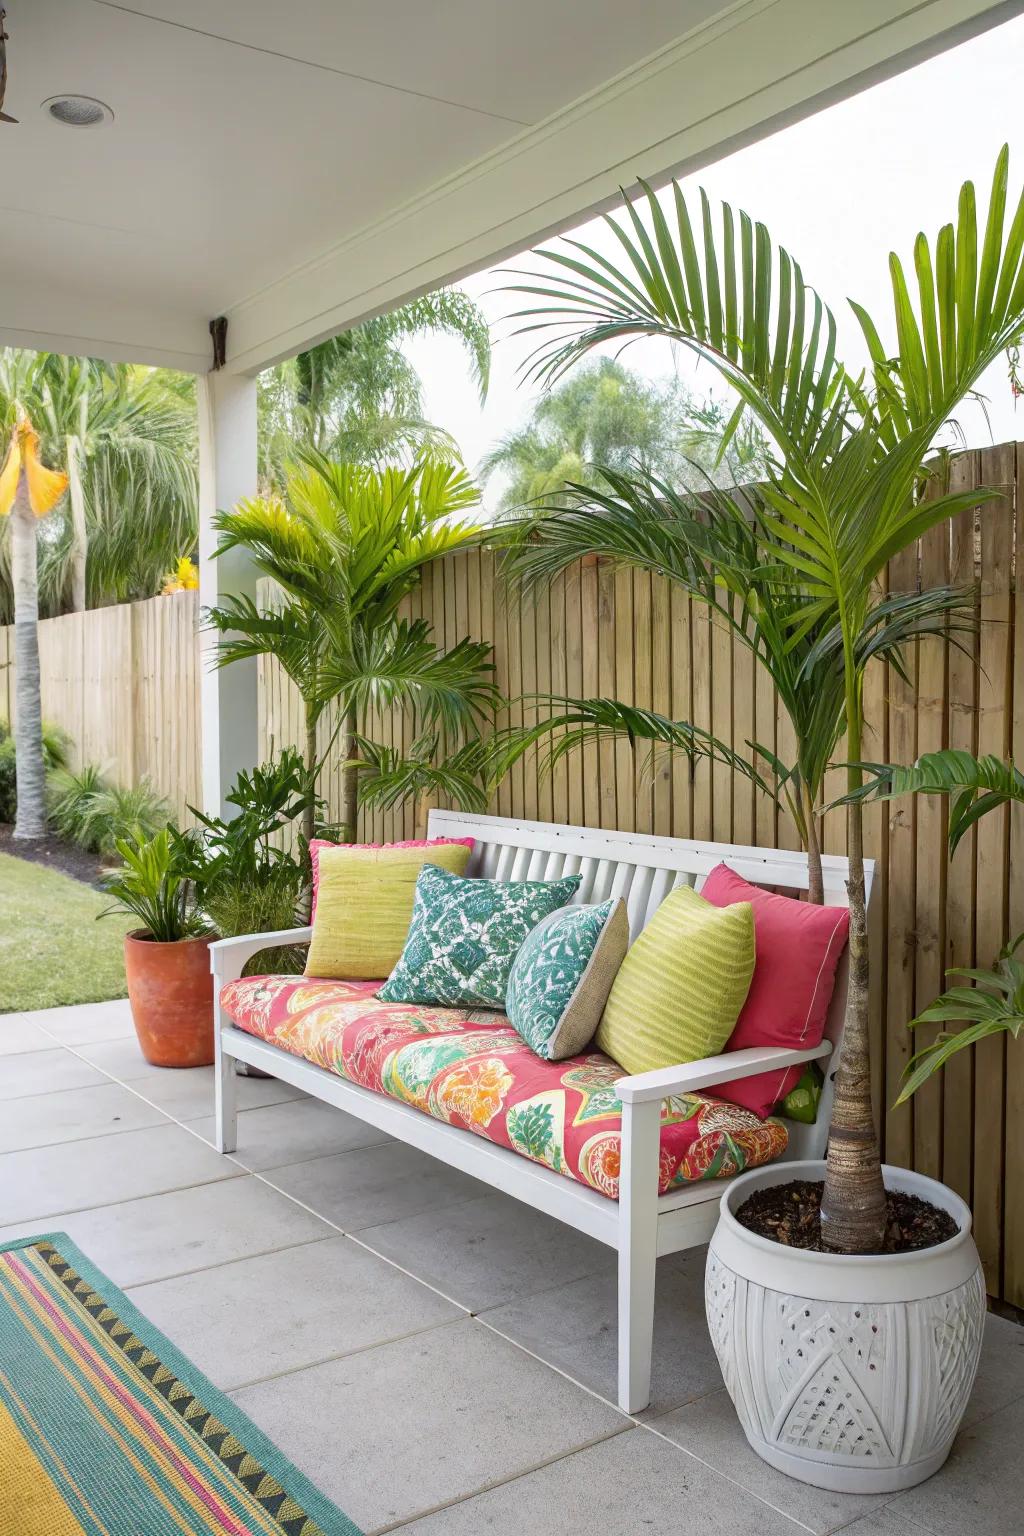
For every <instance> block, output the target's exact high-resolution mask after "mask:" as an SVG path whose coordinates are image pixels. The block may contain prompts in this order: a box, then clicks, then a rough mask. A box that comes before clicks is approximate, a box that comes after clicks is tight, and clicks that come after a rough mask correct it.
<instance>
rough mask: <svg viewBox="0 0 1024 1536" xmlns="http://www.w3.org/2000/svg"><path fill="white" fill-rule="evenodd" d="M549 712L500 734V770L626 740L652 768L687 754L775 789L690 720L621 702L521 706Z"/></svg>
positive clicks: (552, 699)
mask: <svg viewBox="0 0 1024 1536" xmlns="http://www.w3.org/2000/svg"><path fill="white" fill-rule="evenodd" d="M519 702H520V703H522V704H526V705H529V706H531V707H533V708H536V707H537V706H542V707H544V708H545V709H546V710H547V711H548V712H549V713H548V714H547V715H546V717H545V718H544V719H543V720H539V721H538V722H537V723H536V724H535V725H528V726H519V727H516V726H513V727H509V728H507V729H506V730H505V731H504V732H502V733H499V735H498V736H497V737H496V738H495V740H494V741H493V743H492V745H491V751H492V753H493V755H494V758H495V760H496V761H497V762H498V763H500V764H501V771H502V772H507V771H508V768H509V767H511V765H512V763H514V762H515V761H517V760H518V758H520V757H522V755H523V754H524V753H525V752H528V751H529V750H530V749H531V748H533V747H535V746H538V745H539V744H541V743H545V744H546V750H545V752H544V754H543V757H544V761H545V763H546V766H547V767H549V768H550V767H552V766H554V764H555V763H557V762H559V761H560V760H561V759H562V758H563V757H565V756H566V755H567V754H569V753H572V752H577V751H579V749H580V748H581V747H585V746H589V745H591V744H593V743H597V742H602V741H615V740H625V741H627V742H628V743H629V745H630V746H631V747H634V748H635V747H636V746H637V745H639V744H641V743H646V744H647V746H648V748H649V751H648V753H647V756H646V758H645V760H644V761H645V764H646V766H647V767H648V768H651V769H653V767H654V764H655V762H656V760H657V758H658V756H659V754H665V755H671V754H673V753H682V754H683V755H684V756H685V757H686V758H688V759H689V760H690V761H691V762H693V761H696V760H697V759H698V758H704V759H709V760H711V761H713V762H717V763H722V764H724V765H725V766H726V767H728V768H730V769H732V770H733V772H735V773H738V774H740V775H742V777H743V778H745V779H748V780H749V781H750V782H751V783H752V784H754V785H755V786H756V787H757V788H758V789H760V790H762V791H764V793H766V794H772V793H773V790H772V787H771V786H770V785H769V784H768V782H767V781H766V780H765V779H764V778H763V776H762V775H761V774H760V773H759V772H758V771H757V769H756V768H755V767H754V766H753V764H752V763H751V762H749V761H748V760H747V759H746V758H745V757H744V756H743V755H742V754H740V753H738V752H735V751H734V750H733V748H732V747H731V746H730V745H729V744H728V742H725V741H722V740H721V738H719V737H717V736H714V735H713V734H712V733H711V732H710V731H705V730H703V729H702V728H701V727H700V726H697V725H691V724H690V723H689V721H686V720H670V719H669V718H668V717H667V716H666V715H661V714H658V713H657V712H656V711H654V710H648V709H640V708H638V707H637V706H636V705H633V704H623V703H620V702H619V701H618V700H617V699H575V698H570V697H568V696H566V695H564V694H530V695H527V696H525V697H524V698H523V699H522V700H520V701H519Z"/></svg>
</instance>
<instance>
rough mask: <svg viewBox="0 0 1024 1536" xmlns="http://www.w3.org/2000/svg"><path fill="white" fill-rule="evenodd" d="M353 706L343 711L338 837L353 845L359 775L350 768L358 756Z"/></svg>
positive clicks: (356, 829)
mask: <svg viewBox="0 0 1024 1536" xmlns="http://www.w3.org/2000/svg"><path fill="white" fill-rule="evenodd" d="M357 725H358V722H357V720H356V711H355V705H354V704H350V705H349V706H348V707H347V709H346V710H345V717H344V728H343V739H344V751H345V762H344V764H343V766H342V773H341V827H340V829H339V836H340V838H341V841H342V842H343V843H354V842H355V841H356V838H357V837H358V836H359V794H358V790H359V775H358V771H357V770H356V768H354V767H351V766H350V764H352V763H354V761H355V759H356V758H357V757H358V756H359V747H358V745H357V743H356V739H355V738H356V727H357Z"/></svg>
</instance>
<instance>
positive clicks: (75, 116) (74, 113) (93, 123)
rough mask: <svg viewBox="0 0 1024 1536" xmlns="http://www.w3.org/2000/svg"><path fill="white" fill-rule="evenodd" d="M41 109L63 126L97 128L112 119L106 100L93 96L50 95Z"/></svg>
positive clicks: (112, 115) (110, 121)
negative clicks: (98, 99)
mask: <svg viewBox="0 0 1024 1536" xmlns="http://www.w3.org/2000/svg"><path fill="white" fill-rule="evenodd" d="M43 111H44V112H45V113H46V114H47V115H48V116H49V117H52V118H53V120H54V121H55V122H57V123H62V124H63V125H64V127H65V128H99V127H100V126H101V125H102V124H103V123H112V122H113V121H114V114H113V112H112V111H111V110H110V108H109V107H108V106H107V104H106V102H105V101H97V100H96V98H95V97H94V96H50V97H49V98H48V99H47V100H46V101H44V102H43Z"/></svg>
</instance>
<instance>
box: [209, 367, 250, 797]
mask: <svg viewBox="0 0 1024 1536" xmlns="http://www.w3.org/2000/svg"><path fill="white" fill-rule="evenodd" d="M197 399H198V404H199V600H200V606H201V607H202V608H210V607H212V606H213V605H214V604H215V603H217V602H219V601H220V599H221V598H224V597H227V596H228V595H229V594H232V593H244V594H248V595H249V596H251V597H254V596H255V595H256V572H255V570H254V568H253V566H252V564H251V562H250V561H249V560H248V559H247V557H246V556H245V554H244V553H243V552H242V551H241V550H232V551H231V553H230V554H227V555H222V556H221V557H220V559H217V560H215V559H214V558H213V554H214V550H215V549H216V547H217V536H216V534H215V532H214V529H213V516H214V513H215V512H218V511H226V510H229V509H230V508H231V507H233V506H234V505H235V503H236V502H238V501H240V500H242V498H243V497H246V496H254V495H255V494H256V466H257V453H256V380H255V378H247V377H244V376H243V375H240V374H230V373H225V372H224V371H223V370H222V371H220V372H218V373H210V374H206V375H200V377H199V378H198V380H197ZM215 644H216V635H215V634H214V633H211V632H210V631H208V630H204V632H203V636H202V644H201V656H202V666H201V680H200V688H201V704H202V729H203V809H204V810H205V811H206V813H207V814H208V815H211V816H224V815H227V814H228V812H229V811H230V807H229V806H227V805H226V802H225V799H224V797H225V795H226V794H227V792H228V790H229V789H230V788H231V785H232V783H233V782H234V779H235V777H236V775H237V774H238V772H239V770H240V769H243V768H252V767H253V766H254V765H255V763H256V761H257V755H258V742H257V705H258V698H257V683H256V662H255V661H254V660H253V661H236V662H232V664H231V666H230V667H225V668H223V669H218V668H216V667H214V666H213V665H212V652H213V650H214V647H215Z"/></svg>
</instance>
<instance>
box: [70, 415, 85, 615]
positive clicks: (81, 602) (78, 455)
mask: <svg viewBox="0 0 1024 1536" xmlns="http://www.w3.org/2000/svg"><path fill="white" fill-rule="evenodd" d="M67 459H68V494H69V498H70V501H71V607H72V609H73V611H74V612H75V613H84V612H85V568H86V558H87V555H88V551H89V535H88V533H87V532H86V527H85V489H84V487H83V485H82V445H81V442H80V441H79V439H78V438H77V437H74V436H72V437H69V438H68V440H67Z"/></svg>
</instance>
